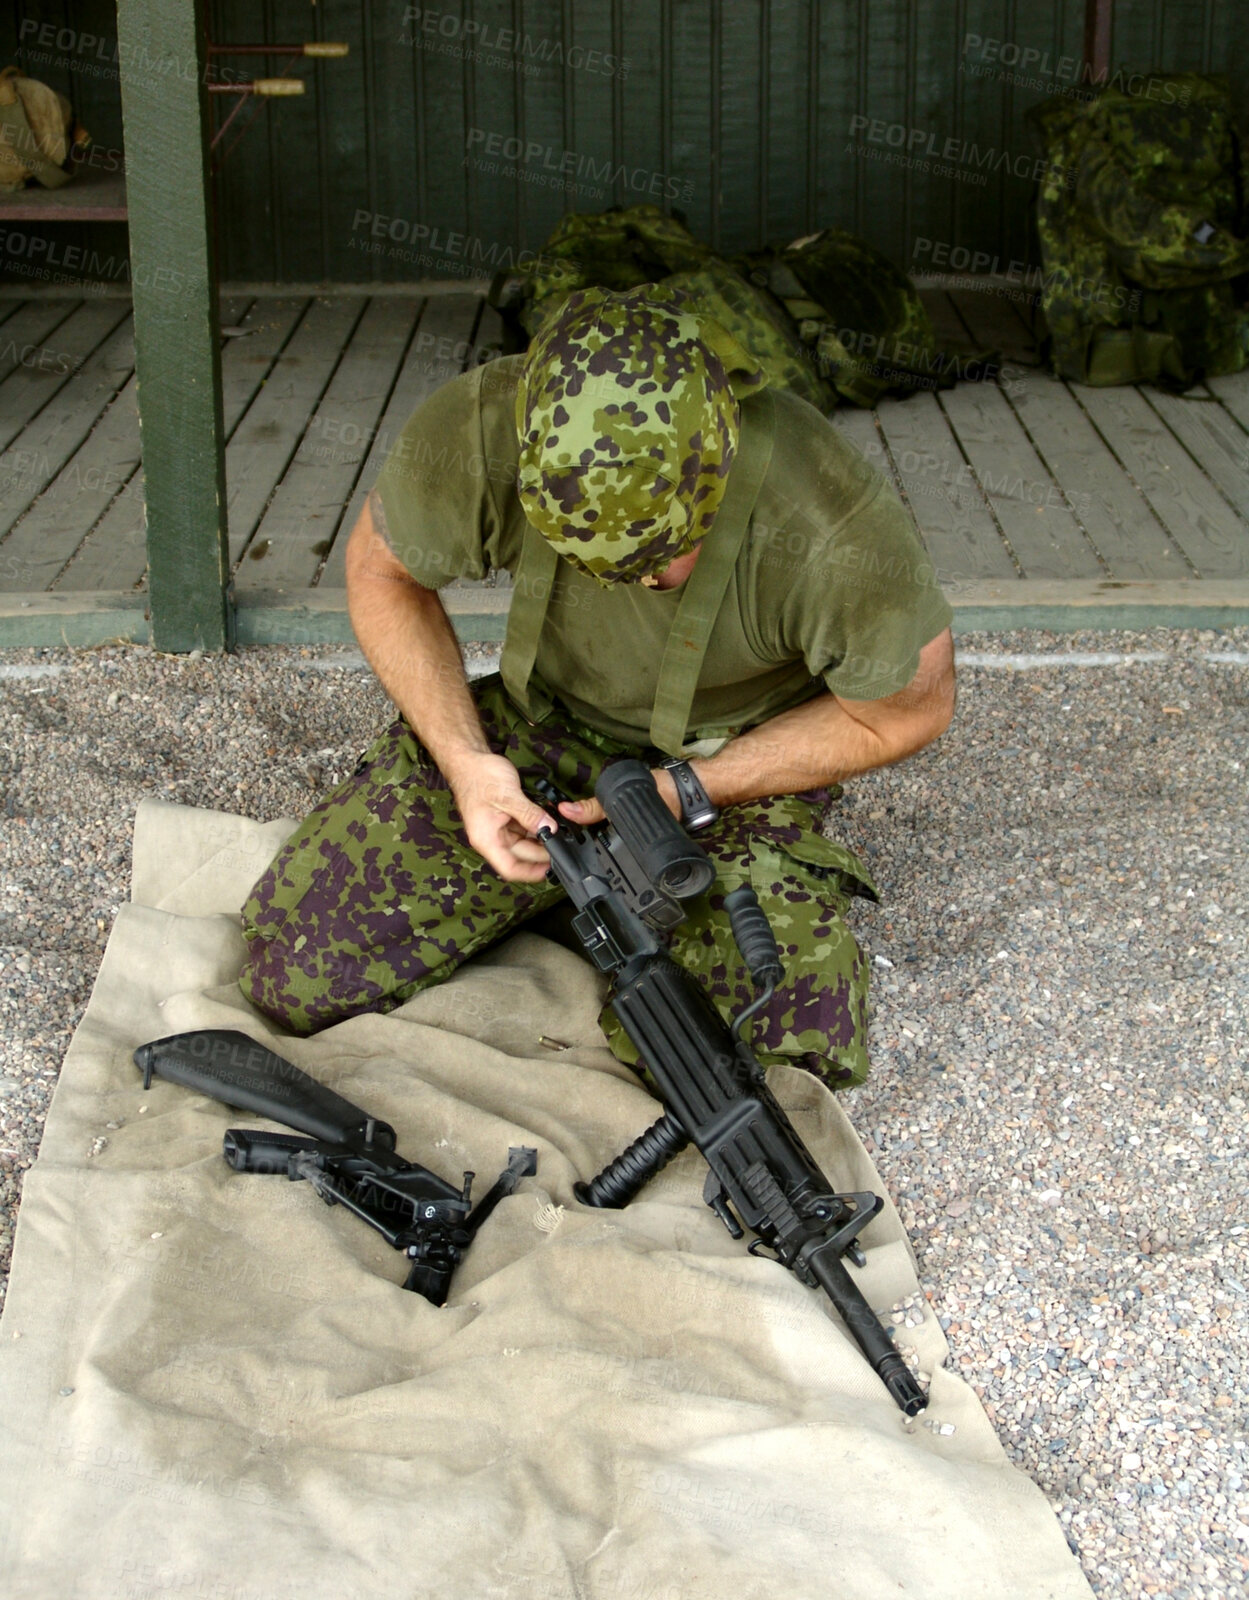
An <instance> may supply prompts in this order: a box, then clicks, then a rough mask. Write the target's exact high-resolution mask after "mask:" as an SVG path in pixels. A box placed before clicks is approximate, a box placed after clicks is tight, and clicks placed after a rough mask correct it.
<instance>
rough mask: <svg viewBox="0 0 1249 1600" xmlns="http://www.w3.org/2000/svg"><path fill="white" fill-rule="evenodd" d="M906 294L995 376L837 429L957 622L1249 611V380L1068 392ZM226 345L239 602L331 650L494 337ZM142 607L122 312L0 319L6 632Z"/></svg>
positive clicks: (453, 334) (453, 306)
mask: <svg viewBox="0 0 1249 1600" xmlns="http://www.w3.org/2000/svg"><path fill="white" fill-rule="evenodd" d="M922 292H923V294H924V297H925V300H926V302H927V303H928V305H929V309H930V312H931V314H932V317H933V321H934V325H935V326H937V327H938V328H939V330H940V332H941V335H942V337H943V338H945V339H961V340H962V341H963V342H964V344H965V346H966V348H967V350H968V351H972V350H975V351H979V352H980V353H981V355H983V354H984V353H985V352H991V353H992V356H993V360H992V363H991V365H992V367H993V370H995V371H996V377H994V378H993V379H991V381H987V382H983V383H970V382H965V383H960V384H959V385H958V386H957V387H956V388H953V389H947V390H936V391H933V392H930V393H922V394H918V395H916V396H914V397H912V398H911V399H909V400H905V401H898V400H890V401H885V402H884V403H882V405H881V406H880V407H879V409H878V410H877V411H876V412H864V411H857V410H854V409H852V408H845V409H843V410H840V411H838V412H837V413H836V415H835V417H834V423H835V425H836V426H837V427H838V428H840V429H841V430H842V431H843V432H844V433H845V434H846V436H847V437H848V438H849V439H850V440H851V441H852V442H853V443H854V444H855V445H856V446H857V447H858V448H859V449H861V450H863V451H864V452H865V453H866V454H867V455H868V457H869V458H870V459H871V460H872V461H873V463H874V464H875V465H876V466H877V467H879V468H880V469H881V470H882V471H883V472H885V473H886V475H887V476H889V477H890V478H891V479H892V481H893V483H894V484H895V486H896V488H897V489H898V491H899V493H900V494H901V495H902V497H903V499H904V500H905V502H906V504H907V505H908V507H909V509H910V511H911V513H912V515H913V516H914V518H915V521H916V524H917V526H918V527H919V529H920V532H921V535H922V536H923V538H924V540H925V542H926V543H927V546H928V550H929V553H930V555H931V556H932V558H933V562H934V565H935V567H936V569H937V573H938V576H939V578H940V580H941V581H942V583H943V584H944V585H945V586H946V588H947V590H948V592H949V593H950V596H951V599H952V600H953V601H954V603H955V606H956V609H957V608H958V607H959V606H960V605H965V606H967V607H970V611H969V613H968V614H969V615H971V614H972V613H973V612H975V613H976V614H977V615H979V614H980V613H979V612H976V607H977V605H979V606H980V608H981V611H983V609H984V605H985V604H986V602H985V595H986V594H990V593H991V594H992V595H994V596H996V597H997V600H998V602H1000V606H1004V607H1005V608H1006V609H1007V611H1009V610H1010V608H1011V607H1012V606H1014V607H1016V613H1017V614H1018V615H1019V616H1020V617H1021V618H1022V617H1024V615H1025V611H1026V607H1027V603H1028V602H1029V600H1030V598H1031V597H1040V596H1044V597H1045V604H1044V606H1043V607H1042V609H1043V610H1044V609H1045V608H1046V607H1048V610H1047V611H1046V615H1050V614H1051V613H1054V612H1055V608H1057V609H1058V610H1061V609H1062V607H1063V605H1064V604H1065V603H1067V600H1070V603H1071V604H1072V605H1073V606H1083V607H1084V615H1086V616H1091V615H1092V614H1093V613H1092V612H1090V611H1089V610H1088V607H1089V605H1090V603H1091V598H1090V597H1092V599H1096V597H1097V596H1098V595H1106V596H1108V597H1109V599H1111V600H1112V599H1113V598H1114V593H1115V591H1117V590H1124V589H1126V590H1128V591H1132V592H1135V591H1136V590H1137V589H1139V590H1140V592H1141V593H1142V594H1146V593H1147V595H1148V596H1149V597H1150V599H1151V603H1161V600H1162V599H1163V598H1165V596H1166V595H1167V594H1169V593H1174V595H1175V596H1177V597H1178V598H1177V599H1176V606H1177V607H1178V613H1179V614H1180V615H1179V620H1182V614H1183V612H1184V608H1185V607H1189V608H1192V607H1196V608H1198V609H1200V608H1201V607H1202V606H1203V605H1206V604H1207V602H1208V603H1210V604H1214V603H1215V602H1216V601H1218V602H1220V603H1225V602H1226V596H1227V595H1228V594H1232V593H1235V594H1236V595H1243V604H1244V605H1245V607H1247V608H1249V373H1247V374H1241V375H1238V376H1235V377H1230V378H1219V379H1215V380H1213V381H1212V382H1211V384H1210V385H1209V386H1204V385H1203V386H1201V387H1199V388H1197V389H1194V390H1192V391H1190V392H1189V393H1188V394H1187V395H1184V396H1182V397H1181V396H1173V395H1167V394H1163V393H1161V392H1160V391H1157V390H1153V389H1149V388H1142V389H1139V390H1138V389H1133V388H1127V389H1113V390H1106V389H1089V388H1085V387H1082V386H1080V385H1076V384H1068V383H1063V382H1061V381H1059V380H1058V379H1056V378H1054V377H1053V376H1052V375H1050V374H1049V373H1047V372H1045V371H1044V370H1042V368H1041V367H1040V366H1039V365H1038V364H1037V354H1036V350H1035V348H1034V344H1033V336H1032V332H1031V329H1030V327H1029V325H1028V322H1027V321H1026V320H1025V316H1024V314H1023V312H1022V311H1021V309H1020V308H1019V306H1018V305H1017V304H1016V302H1015V301H1014V300H1013V299H1012V298H1011V296H1010V294H1009V292H1007V290H1006V289H1005V287H1004V286H1002V285H994V284H993V283H991V282H989V281H986V282H985V283H984V285H983V286H979V287H975V288H967V287H959V288H954V289H942V288H935V289H933V288H930V289H924V290H923V291H922ZM222 323H223V338H222V379H223V400H224V416H225V427H226V439H227V448H226V478H227V496H228V506H229V521H230V559H231V563H232V569H233V573H234V581H235V588H236V592H237V593H238V595H239V599H240V605H241V606H243V607H247V606H250V607H251V608H252V615H253V617H254V618H258V617H259V616H260V614H261V612H262V611H263V610H264V607H265V606H272V605H273V604H275V603H276V604H278V605H284V604H285V605H295V606H303V607H304V608H305V609H306V610H308V611H309V613H310V614H311V613H312V612H315V613H317V614H319V615H320V616H322V617H323V618H324V617H329V616H331V615H333V614H335V613H337V614H339V621H338V622H336V623H332V624H330V623H327V624H324V625H323V631H324V629H328V633H326V636H335V635H334V630H335V629H336V628H337V629H338V632H339V633H340V634H341V633H342V631H343V628H344V627H345V617H343V616H342V613H344V612H345V604H344V594H343V586H344V566H343V551H344V548H345V545H346V540H347V535H348V534H349V532H350V530H351V527H352V526H353V525H354V522H355V520H356V517H357V516H358V514H359V510H360V507H361V505H362V504H363V500H364V496H365V494H366V493H367V490H368V488H369V486H370V485H371V484H372V482H373V481H374V479H375V478H376V476H377V473H378V471H379V470H380V467H381V464H382V462H383V461H384V460H385V458H386V455H387V453H388V451H389V450H390V449H391V447H392V446H393V444H394V441H395V439H396V438H397V437H398V434H399V432H400V430H401V429H402V427H403V424H404V422H405V421H406V420H407V418H408V416H409V415H410V414H411V412H412V411H413V410H414V409H415V408H416V406H417V405H419V404H420V403H421V401H422V400H423V399H425V398H426V397H427V396H428V395H429V394H430V393H432V392H433V390H434V389H436V388H437V387H438V386H439V385H440V384H441V383H444V382H446V381H447V380H448V379H449V378H451V377H453V376H455V374H456V373H457V372H460V371H463V370H464V369H465V368H466V367H467V366H468V365H470V364H471V363H472V362H474V361H476V360H478V359H480V356H481V351H482V349H483V347H489V346H493V345H496V344H497V343H498V338H499V333H500V329H499V326H498V320H497V318H496V317H495V314H494V313H493V312H491V311H490V310H489V309H488V308H487V307H485V306H484V303H483V302H482V300H481V299H480V297H479V296H477V295H476V294H474V293H469V292H465V291H464V290H455V291H449V292H446V293H441V292H440V293H432V294H428V295H416V294H413V295H410V296H408V295H403V294H388V295H378V296H374V297H372V298H370V297H367V296H363V295H360V294H349V293H343V294H335V293H327V294H325V295H318V296H315V297H311V298H306V297H305V298H301V297H292V296H289V295H286V296H284V295H282V294H281V293H280V292H275V293H274V294H272V295H264V296H256V295H248V296H244V297H238V298H233V299H228V300H223V302H222ZM144 585H145V552H144V535H143V476H142V467H141V464H140V452H139V433H138V416H137V407H136V397H135V381H134V363H133V340H132V336H131V327H130V317H129V307H128V304H127V303H126V302H125V301H124V300H117V299H110V300H95V301H91V300H72V299H66V300H51V299H39V300H30V301H20V300H14V301H5V302H2V303H0V611H2V612H3V613H4V614H5V615H11V614H13V610H14V607H22V608H24V609H25V610H26V611H28V612H30V613H31V614H32V615H33V616H45V615H55V614H56V613H57V608H58V606H61V607H70V608H74V607H77V608H79V609H82V608H83V607H89V606H90V605H91V603H92V599H93V597H96V598H98V600H99V602H100V604H101V606H102V607H103V608H104V609H105V610H108V609H109V608H116V607H118V606H121V607H123V608H124V607H125V606H127V605H129V606H131V607H132V608H135V607H137V608H139V612H138V614H140V615H141V607H142V595H143V591H144ZM506 590H507V580H506V577H505V575H504V576H502V577H501V578H500V579H499V580H498V581H491V582H488V583H487V584H486V585H471V584H470V585H459V586H452V588H451V590H449V591H447V597H448V599H449V601H450V603H451V605H452V606H453V608H455V609H458V611H459V612H461V613H462V614H463V616H464V618H465V621H466V623H467V624H468V626H467V628H466V631H467V632H469V633H471V632H472V631H473V627H474V624H475V623H479V622H481V621H482V619H483V618H486V617H492V618H493V619H494V621H493V623H491V624H490V625H489V626H487V627H485V629H484V631H481V632H480V635H479V636H483V637H488V636H491V634H492V633H493V635H494V636H497V634H498V632H499V631H500V629H501V626H502V618H503V616H504V615H505V612H506V605H507V593H506ZM127 597H130V598H129V599H128V598H127ZM1081 597H1082V598H1081ZM1038 603H1040V601H1039V600H1038ZM1108 603H1109V600H1108ZM990 609H992V607H990ZM265 615H266V616H267V615H268V613H267V612H266V613H265ZM1099 615H1100V614H1099ZM1161 615H1162V613H1161V612H1159V616H1160V618H1161ZM268 625H269V624H268V623H263V624H262V623H261V622H258V621H256V622H254V623H253V631H255V630H256V629H259V630H260V632H261V633H262V634H263V631H264V627H266V626H268ZM1099 625H1100V624H1099ZM32 626H34V624H32ZM279 634H280V629H279ZM276 636H278V635H275V637H276ZM284 636H294V635H284ZM309 636H311V635H309Z"/></svg>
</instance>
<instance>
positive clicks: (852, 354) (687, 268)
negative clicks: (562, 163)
mask: <svg viewBox="0 0 1249 1600" xmlns="http://www.w3.org/2000/svg"><path fill="white" fill-rule="evenodd" d="M521 272H522V274H523V281H522V285H521V289H520V302H521V303H520V305H519V306H518V307H515V308H513V310H514V315H515V317H516V319H517V320H518V321H519V323H520V325H521V326H522V327H523V328H524V330H525V332H526V333H527V334H529V335H530V336H532V335H533V334H535V333H536V332H537V330H538V328H540V327H541V326H542V325H543V323H545V321H546V319H547V318H548V317H549V316H550V315H551V313H552V312H553V311H554V310H556V309H557V308H558V307H559V306H560V305H562V304H563V302H564V300H565V299H566V298H567V296H568V295H570V294H571V293H572V292H573V291H574V290H576V289H583V288H588V287H591V286H594V287H599V288H605V289H615V290H623V289H631V288H634V287H635V286H636V285H638V284H641V283H654V282H662V283H670V284H672V285H674V286H678V287H681V288H684V289H686V290H687V291H689V292H690V293H692V294H693V295H694V296H696V298H697V301H698V303H699V305H700V306H701V308H702V309H703V310H704V312H705V314H706V315H707V316H709V317H712V318H714V319H715V320H716V321H717V322H719V323H721V324H722V325H723V326H724V327H725V328H727V329H728V330H729V332H730V333H732V334H733V335H734V336H735V337H736V338H737V339H738V340H739V341H740V342H741V343H742V344H743V345H744V346H745V348H746V349H747V350H749V351H750V353H751V355H753V356H754V357H755V359H756V360H757V361H758V362H759V364H760V365H761V366H762V367H763V369H764V371H765V372H766V373H767V374H768V377H769V378H770V379H771V381H772V382H773V383H775V384H776V385H778V387H781V388H785V389H788V390H790V391H791V392H793V393H794V394H797V395H799V396H801V398H802V399H804V400H808V401H810V403H811V404H812V405H814V406H816V407H818V408H819V409H820V410H821V411H830V410H832V408H833V407H834V406H835V405H836V404H837V401H838V399H839V398H841V399H845V400H849V401H852V402H853V403H854V404H856V405H864V406H870V405H874V404H875V403H876V401H877V400H878V399H879V398H880V397H881V396H882V395H884V394H890V393H905V392H908V391H909V390H910V389H911V388H913V387H914V386H915V374H914V372H913V371H911V370H910V369H909V367H908V366H907V365H906V364H905V363H901V362H899V359H898V354H899V352H902V353H908V352H913V351H914V350H922V351H925V352H931V351H932V343H933V342H932V330H931V328H930V326H929V324H928V318H927V315H926V313H925V311H924V308H923V306H922V305H921V303H920V300H919V297H918V295H917V294H916V292H915V290H914V289H913V287H912V286H911V284H910V281H909V280H908V279H907V278H906V277H905V276H904V275H903V274H902V273H900V272H899V271H898V270H897V268H895V267H894V266H893V265H892V264H891V263H890V262H888V261H887V260H886V259H885V258H884V257H883V256H881V255H880V254H879V252H877V251H875V250H873V249H872V248H871V246H870V245H867V244H866V243H865V242H864V241H863V240H861V239H856V238H855V237H854V235H852V234H847V233H842V232H840V231H839V230H837V229H832V228H830V229H827V230H826V231H825V232H824V233H820V234H814V235H812V236H811V237H810V238H809V239H805V240H799V241H798V242H797V243H796V244H794V245H791V246H789V247H787V248H785V249H781V250H764V251H757V252H755V253H753V254H751V255H748V256H743V257H739V258H735V259H733V260H725V259H724V258H723V257H720V256H716V255H714V254H713V253H712V252H711V250H710V249H709V247H708V246H706V245H704V244H701V243H700V242H699V241H698V240H697V239H695V238H694V236H693V234H691V233H690V232H689V230H688V229H687V228H686V227H685V226H684V225H683V224H682V223H681V222H680V221H678V220H677V219H676V218H675V217H671V216H667V215H665V213H664V212H662V211H660V209H659V207H658V206H653V205H639V206H631V207H629V208H628V209H622V208H613V209H611V210H609V211H606V212H603V213H601V214H595V215H589V214H580V213H574V214H572V215H569V216H566V217H564V218H563V219H562V221H561V222H560V223H559V225H558V226H557V227H556V229H555V231H554V233H553V234H552V235H551V237H550V238H549V239H548V240H547V242H546V244H544V245H543V247H542V249H541V251H540V252H539V253H538V255H537V256H536V257H535V258H534V259H533V260H532V261H530V262H527V263H526V264H525V265H524V266H523V267H522V268H521ZM491 298H492V303H493V304H495V305H496V306H498V307H499V309H500V310H502V311H504V313H505V314H506V313H507V311H508V302H507V291H506V286H505V285H504V284H503V283H502V282H501V281H500V280H496V282H495V285H494V287H493V288H492V292H491ZM847 330H853V334H852V336H851V343H852V345H853V347H854V348H847V346H846V344H845V343H843V342H842V340H843V337H844V336H845V335H846V331H847ZM882 350H885V351H888V352H890V354H889V356H888V358H887V359H886V360H884V361H882V360H881V351H882ZM926 365H927V370H928V372H929V376H928V377H927V379H926V381H925V387H932V383H933V380H932V377H931V371H932V368H933V364H932V362H931V361H929V362H927V363H926Z"/></svg>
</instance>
